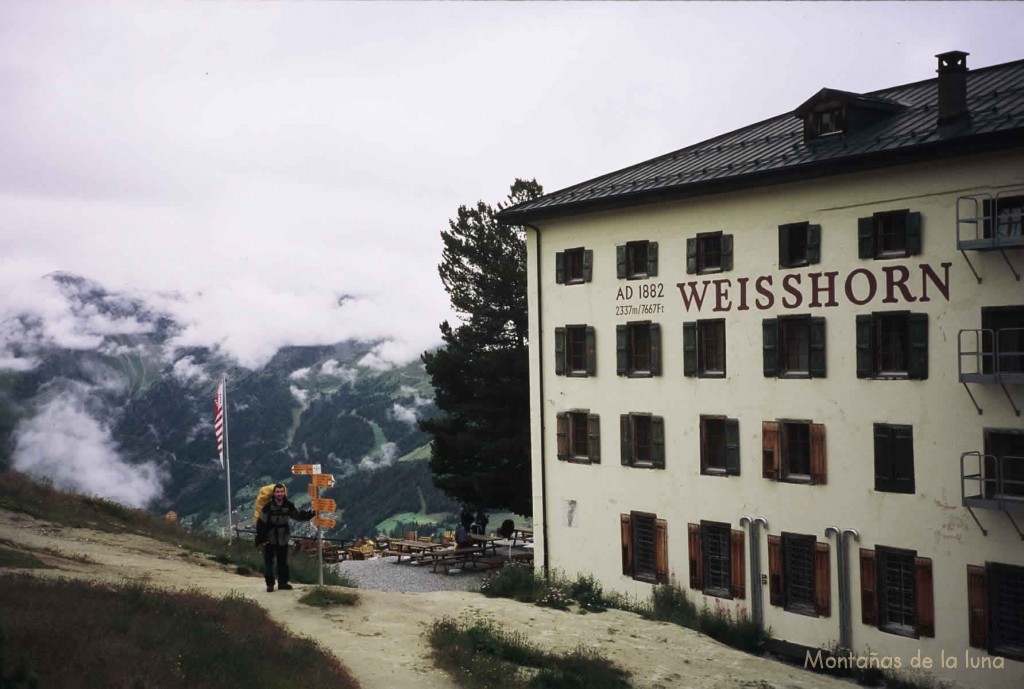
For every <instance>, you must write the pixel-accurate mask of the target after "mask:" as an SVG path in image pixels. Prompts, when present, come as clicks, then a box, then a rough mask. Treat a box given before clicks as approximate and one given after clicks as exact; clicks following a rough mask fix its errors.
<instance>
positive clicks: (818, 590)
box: [814, 542, 832, 617]
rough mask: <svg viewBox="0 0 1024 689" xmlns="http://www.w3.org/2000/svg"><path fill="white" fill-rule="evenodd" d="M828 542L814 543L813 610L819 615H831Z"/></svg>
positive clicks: (830, 575)
mask: <svg viewBox="0 0 1024 689" xmlns="http://www.w3.org/2000/svg"><path fill="white" fill-rule="evenodd" d="M830 567H831V565H830V563H829V545H828V543H818V542H815V544H814V612H815V613H816V614H817V615H818V616H819V617H831V616H832V572H831V569H830Z"/></svg>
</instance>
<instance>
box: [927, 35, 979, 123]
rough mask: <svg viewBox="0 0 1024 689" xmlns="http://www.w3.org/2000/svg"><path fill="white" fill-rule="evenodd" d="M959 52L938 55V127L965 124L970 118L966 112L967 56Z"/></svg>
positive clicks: (969, 114)
mask: <svg viewBox="0 0 1024 689" xmlns="http://www.w3.org/2000/svg"><path fill="white" fill-rule="evenodd" d="M968 55H970V53H964V52H961V51H959V50H951V51H949V52H948V53H939V54H938V55H936V56H935V57H937V58H939V69H938V70H937V71H938V73H939V121H938V124H939V126H940V127H941V126H945V125H951V124H958V123H960V122H966V121H967V120H968V119H970V117H971V113H970V112H969V111H968V110H967V56H968Z"/></svg>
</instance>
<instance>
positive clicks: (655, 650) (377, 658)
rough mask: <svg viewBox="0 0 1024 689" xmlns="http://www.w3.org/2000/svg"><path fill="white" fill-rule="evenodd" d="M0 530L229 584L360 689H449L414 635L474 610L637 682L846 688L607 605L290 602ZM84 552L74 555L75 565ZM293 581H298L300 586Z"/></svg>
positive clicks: (93, 566)
mask: <svg viewBox="0 0 1024 689" xmlns="http://www.w3.org/2000/svg"><path fill="white" fill-rule="evenodd" d="M0 538H2V539H3V540H2V542H3V543H4V544H5V545H8V546H9V547H14V548H17V549H21V550H26V551H30V552H32V553H34V554H35V555H36V556H37V557H39V558H40V559H42V560H43V561H44V562H46V563H47V564H49V565H52V566H54V567H56V568H57V569H47V570H31V572H32V573H34V574H36V575H39V576H69V577H83V578H89V579H98V580H107V581H114V582H116V581H120V580H123V579H128V580H142V581H147V582H149V583H151V584H153V585H156V586H161V587H167V588H183V587H189V586H195V587H199V588H201V589H203V590H205V591H207V592H209V593H211V594H213V595H215V596H221V595H224V594H226V593H228V592H231V591H236V592H239V593H241V594H243V595H246V596H248V597H250V598H252V599H253V600H255V601H257V602H258V603H259V604H260V605H262V606H263V607H264V608H266V609H267V611H268V612H269V613H270V615H271V616H272V617H273V618H274V619H275V620H277V621H279V622H281V623H282V624H284V625H285V626H286V627H288V628H289V629H290V630H292V631H293V632H295V633H296V634H300V635H303V636H307V637H311V638H313V639H316V640H317V641H319V642H320V643H321V644H322V645H323V646H324V647H325V648H327V649H329V650H330V651H332V652H333V653H335V654H336V655H337V656H338V658H339V659H341V661H342V662H343V663H344V664H345V665H346V666H347V667H348V668H349V669H350V670H351V672H352V674H353V675H354V676H355V677H356V678H357V679H358V680H359V682H360V684H361V685H362V687H363V688H364V689H391V688H392V687H399V688H403V687H413V686H415V687H417V688H422V689H455V684H454V682H452V680H451V679H449V678H448V676H447V675H446V674H444V673H443V672H441V671H440V670H437V669H435V668H434V667H433V665H432V663H431V661H430V658H429V654H428V649H427V646H426V643H425V641H424V638H423V632H424V631H425V630H426V629H427V627H428V626H429V624H430V623H431V622H432V621H433V620H435V619H437V618H438V617H440V616H442V615H452V616H459V615H463V614H478V615H483V616H487V617H490V618H492V619H494V620H497V621H500V622H501V623H502V624H503V625H504V626H507V627H509V628H511V629H514V630H518V631H521V632H523V633H525V634H527V636H528V638H530V639H531V640H532V641H533V642H534V643H536V644H538V645H539V646H541V647H542V648H546V649H555V650H571V649H572V648H574V647H576V646H577V645H579V644H583V645H585V646H589V647H596V648H597V649H598V650H599V651H600V652H601V653H602V654H604V655H605V656H607V657H608V658H610V659H612V660H614V661H615V662H616V663H618V664H620V665H621V666H622V667H624V668H626V669H628V670H629V671H630V672H631V673H632V680H633V683H634V686H636V687H637V689H670V688H671V689H674V688H676V687H689V688H693V689H720V688H721V689H733V688H736V689H739V688H744V689H771V688H773V687H775V688H778V689H783V688H785V689H827V688H830V687H831V688H838V687H843V688H845V689H849V688H850V687H851V686H852V685H851V684H849V683H846V682H840V681H838V680H833V679H829V678H825V677H820V676H817V675H813V674H810V673H807V672H803V671H800V670H798V669H795V668H793V667H790V666H787V665H784V664H781V663H776V662H772V661H769V660H763V659H759V658H754V657H752V656H749V655H747V654H745V653H740V652H739V651H735V650H733V649H730V648H727V647H725V646H723V645H721V644H719V643H717V642H715V641H712V640H711V639H708V638H707V637H705V636H702V635H700V634H698V633H696V632H694V631H692V630H689V629H684V628H682V627H677V626H675V625H670V624H665V623H660V622H649V621H646V620H643V619H641V618H639V617H637V616H636V615H632V614H629V613H625V612H622V611H618V610H609V611H608V612H605V613H600V614H588V615H579V614H574V613H568V612H561V611H555V610H550V609H546V608H539V607H536V606H533V605H527V604H523V603H516V602H514V601H509V600H505V599H491V598H485V597H483V596H481V595H479V594H475V593H464V592H455V591H445V592H437V593H385V592H379V591H360V593H359V596H360V603H359V605H357V606H355V607H352V608H335V609H330V610H324V609H320V608H310V607H308V606H305V605H301V604H300V603H298V601H297V598H298V596H299V595H300V591H299V590H298V589H296V591H291V592H288V591H277V592H275V593H266V592H265V591H264V589H263V580H262V578H261V577H255V576H254V577H241V576H239V575H237V574H235V573H234V572H233V571H232V570H231V569H230V568H227V567H224V566H222V565H218V564H216V563H213V562H211V561H209V560H207V559H206V558H204V557H203V556H200V555H197V554H195V553H192V552H190V551H188V550H186V549H184V548H179V547H175V546H173V545H169V544H165V543H161V542H158V541H154V540H151V539H149V538H144V537H141V536H137V535H132V534H109V533H103V532H98V531H93V530H90V529H77V528H76V529H71V528H66V527H60V526H55V525H52V524H49V523H47V522H43V521H39V520H36V519H33V518H31V517H26V516H24V515H19V514H14V513H10V512H5V511H3V510H0ZM83 560H86V561H83ZM300 588H301V587H300Z"/></svg>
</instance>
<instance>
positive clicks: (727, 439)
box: [700, 414, 740, 476]
mask: <svg viewBox="0 0 1024 689" xmlns="http://www.w3.org/2000/svg"><path fill="white" fill-rule="evenodd" d="M739 424H740V422H739V420H738V419H730V418H728V417H725V416H713V415H709V414H701V416H700V473H701V474H704V475H708V476H739V475H740V440H739Z"/></svg>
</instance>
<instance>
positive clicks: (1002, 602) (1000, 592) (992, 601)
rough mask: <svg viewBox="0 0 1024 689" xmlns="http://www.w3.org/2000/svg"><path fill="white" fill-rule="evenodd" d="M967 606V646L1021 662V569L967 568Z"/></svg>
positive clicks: (1023, 618) (1023, 584)
mask: <svg viewBox="0 0 1024 689" xmlns="http://www.w3.org/2000/svg"><path fill="white" fill-rule="evenodd" d="M967 605H968V618H967V619H968V629H969V634H970V644H971V646H973V647H975V648H984V649H985V650H987V651H988V652H989V653H991V654H993V655H999V656H1005V657H1007V658H1012V659H1014V660H1024V567H1021V566H1019V565H1007V564H1003V563H1000V562H987V563H985V566H983V567H982V566H978V565H967Z"/></svg>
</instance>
